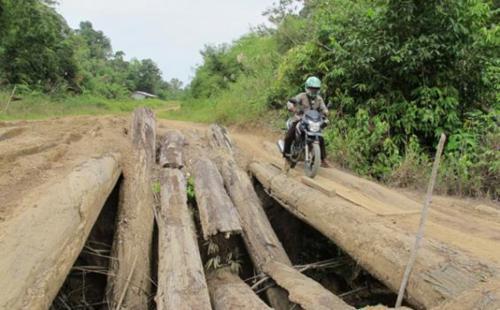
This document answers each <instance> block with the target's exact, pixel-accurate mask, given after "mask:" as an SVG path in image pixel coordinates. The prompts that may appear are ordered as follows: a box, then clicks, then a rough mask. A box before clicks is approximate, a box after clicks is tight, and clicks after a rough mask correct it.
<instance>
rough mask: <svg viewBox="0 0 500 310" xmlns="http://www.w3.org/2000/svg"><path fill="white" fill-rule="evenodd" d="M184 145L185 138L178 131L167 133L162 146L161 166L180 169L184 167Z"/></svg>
mask: <svg viewBox="0 0 500 310" xmlns="http://www.w3.org/2000/svg"><path fill="white" fill-rule="evenodd" d="M184 143H185V138H184V136H183V135H182V134H181V133H180V132H179V131H178V130H169V131H167V133H166V134H165V136H164V138H163V141H162V142H161V145H160V159H159V164H160V166H161V167H163V168H178V169H181V168H182V167H184V159H183V156H182V149H183V146H184Z"/></svg>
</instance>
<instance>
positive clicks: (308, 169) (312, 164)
mask: <svg viewBox="0 0 500 310" xmlns="http://www.w3.org/2000/svg"><path fill="white" fill-rule="evenodd" d="M319 166H321V148H320V147H319V143H313V144H312V150H311V154H310V157H309V161H305V162H304V171H305V174H306V176H308V177H310V178H311V179H312V178H314V177H315V176H316V174H318V170H319Z"/></svg>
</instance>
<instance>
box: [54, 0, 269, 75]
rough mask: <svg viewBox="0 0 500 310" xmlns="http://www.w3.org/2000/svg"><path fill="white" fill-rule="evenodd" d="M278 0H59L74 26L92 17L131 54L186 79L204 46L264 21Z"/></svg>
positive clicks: (61, 10)
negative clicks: (265, 13) (268, 10)
mask: <svg viewBox="0 0 500 310" xmlns="http://www.w3.org/2000/svg"><path fill="white" fill-rule="evenodd" d="M272 4H273V0H214V1H208V0H179V1H173V0H140V1H138V0H85V1H82V0H59V5H58V6H57V10H58V11H59V13H60V14H62V15H63V16H64V17H65V18H66V20H67V21H68V23H69V25H70V26H71V27H72V28H78V25H79V23H80V22H81V21H84V20H88V21H90V22H92V24H93V25H94V29H97V30H101V31H103V32H104V34H105V35H106V36H107V37H108V38H110V39H111V43H112V45H113V49H114V51H118V50H122V51H124V52H125V54H126V58H128V59H130V58H132V57H136V58H139V59H144V58H151V59H153V60H154V61H155V62H156V63H157V64H158V66H159V67H160V69H161V71H162V72H163V77H164V79H165V80H170V79H171V78H178V79H180V80H181V81H183V82H184V83H187V82H189V81H190V79H191V78H192V77H193V75H194V68H195V66H196V65H197V64H200V63H201V62H202V58H201V55H200V50H201V49H203V47H204V45H205V44H208V43H210V44H214V43H216V44H219V43H230V42H231V41H233V40H235V39H237V38H239V37H240V36H241V35H243V34H245V33H247V32H248V31H249V30H250V28H251V26H257V25H259V24H262V23H265V22H266V18H265V17H264V16H262V12H263V11H264V10H265V9H267V8H269V7H270V6H271V5H272Z"/></svg>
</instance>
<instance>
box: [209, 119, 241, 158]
mask: <svg viewBox="0 0 500 310" xmlns="http://www.w3.org/2000/svg"><path fill="white" fill-rule="evenodd" d="M207 138H208V141H209V144H210V146H211V147H212V148H213V149H214V150H219V151H223V152H227V153H228V154H229V155H233V154H234V150H233V142H232V141H231V138H230V137H229V134H228V132H227V130H226V128H225V127H222V126H220V125H217V124H212V125H210V127H209V129H208V134H207Z"/></svg>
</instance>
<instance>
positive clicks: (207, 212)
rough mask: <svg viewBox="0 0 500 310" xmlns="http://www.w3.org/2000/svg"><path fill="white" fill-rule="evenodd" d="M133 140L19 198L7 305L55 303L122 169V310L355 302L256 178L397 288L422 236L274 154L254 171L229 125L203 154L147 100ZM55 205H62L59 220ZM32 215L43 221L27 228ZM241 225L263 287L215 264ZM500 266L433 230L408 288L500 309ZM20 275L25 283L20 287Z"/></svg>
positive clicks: (6, 268) (5, 243) (4, 229)
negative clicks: (308, 270) (298, 248)
mask: <svg viewBox="0 0 500 310" xmlns="http://www.w3.org/2000/svg"><path fill="white" fill-rule="evenodd" d="M129 143H130V149H129V151H128V152H124V153H113V152H111V153H106V154H96V156H95V157H93V158H90V159H88V160H86V161H84V162H82V163H80V164H79V165H77V166H75V167H74V168H73V169H72V170H71V171H70V172H69V173H68V174H66V175H65V176H64V178H62V179H60V180H53V181H51V182H48V183H47V184H44V185H43V186H41V187H37V188H35V189H33V190H32V191H30V192H28V193H25V195H26V196H30V197H36V199H38V204H37V205H36V206H34V207H33V206H28V205H26V206H24V205H22V203H23V200H20V205H19V208H20V209H21V210H22V212H19V213H18V214H17V215H16V216H15V217H14V218H13V219H11V220H9V221H6V222H0V249H4V248H15V251H13V252H8V253H4V252H2V253H1V255H0V308H1V309H48V308H50V307H51V305H52V303H53V301H54V299H55V298H56V297H57V296H58V292H59V290H60V289H61V287H62V286H63V283H64V282H65V279H66V277H67V276H68V274H69V273H70V272H71V270H72V266H73V264H74V263H75V261H76V260H77V258H78V257H79V255H80V252H81V251H82V249H83V248H84V246H85V243H86V240H87V238H88V237H89V235H90V233H91V230H92V228H93V226H94V225H95V223H96V221H97V218H98V216H99V214H100V213H101V211H102V209H103V206H104V204H105V202H106V199H107V198H108V196H109V195H110V194H111V192H112V191H113V189H114V188H115V186H117V184H118V183H117V182H118V180H119V179H120V176H121V177H122V179H123V180H122V181H121V183H120V188H119V201H118V207H117V214H116V219H115V231H114V235H113V242H112V247H111V250H110V256H111V258H109V265H108V270H107V273H106V274H107V280H106V285H105V296H106V298H105V299H106V304H107V306H108V307H109V308H111V309H150V308H156V309H176V310H177V309H216V310H226V309H228V310H229V309H290V308H293V309H311V310H318V309H325V310H326V309H339V310H343V309H354V307H352V306H351V305H349V304H347V303H346V302H345V301H344V300H343V299H342V298H340V297H339V296H337V295H335V294H334V293H332V291H331V290H328V289H326V288H325V287H324V286H322V285H321V284H320V283H318V282H317V281H315V280H314V279H312V278H310V277H308V276H306V275H304V274H303V273H301V272H300V270H298V269H297V268H295V267H294V266H293V264H292V262H291V260H290V258H289V256H288V254H287V252H286V251H285V249H284V247H283V245H282V243H281V241H280V240H279V239H278V237H277V234H276V232H275V231H274V230H273V227H272V225H271V223H270V221H269V219H268V217H267V215H266V212H265V210H264V208H263V203H262V201H261V199H260V198H259V196H258V195H257V193H256V190H255V188H254V182H255V181H257V182H259V183H260V184H261V185H262V187H263V188H264V189H265V191H266V192H267V193H268V195H269V196H271V197H272V198H273V199H275V200H276V201H277V202H279V204H280V205H281V206H282V207H283V208H284V209H286V210H287V211H288V212H289V213H291V214H293V215H294V216H295V217H297V218H298V219H300V220H302V221H304V222H306V223H307V224H308V225H310V226H312V227H314V228H315V229H316V230H318V231H319V232H320V233H322V234H323V235H324V236H326V237H327V238H329V239H330V240H331V241H333V242H334V243H335V244H336V245H337V246H338V247H340V248H341V249H342V250H343V251H345V252H346V253H347V254H349V255H350V256H351V257H352V258H353V259H354V260H355V261H356V262H357V263H358V264H359V265H360V266H361V267H363V268H364V269H365V270H366V271H367V272H369V273H370V274H371V275H372V276H374V277H375V278H377V279H378V280H380V281H381V282H382V283H384V284H385V285H386V286H387V287H388V288H389V289H391V290H393V291H394V292H396V291H397V289H398V286H399V282H400V280H401V277H402V274H403V270H404V267H405V263H406V261H407V258H408V255H409V248H410V247H411V244H412V239H411V236H410V235H409V234H408V233H405V232H402V231H400V230H396V229H392V228H391V227H390V225H385V224H384V223H382V222H381V221H380V220H379V219H377V220H375V219H374V218H373V216H372V215H370V214H369V212H366V211H363V209H360V208H355V207H353V205H352V202H351V201H349V200H346V199H343V198H342V197H341V196H339V195H336V193H335V191H331V190H325V189H322V188H321V186H320V185H318V184H317V183H316V182H314V181H311V180H302V181H297V180H295V179H293V178H290V177H289V176H288V175H286V174H285V173H283V172H282V171H281V170H280V169H277V168H276V167H275V166H273V165H271V164H265V163H260V162H253V163H251V164H250V165H249V167H248V170H249V172H250V173H248V172H247V171H246V169H245V168H247V167H241V166H240V165H239V164H238V162H237V160H236V159H235V156H236V154H237V149H236V147H235V146H234V144H233V142H232V140H231V138H230V136H229V135H228V132H227V130H226V129H225V128H223V127H221V126H218V125H212V126H210V127H209V128H208V129H207V132H206V136H205V144H206V145H205V146H204V153H198V154H192V152H187V151H186V147H187V146H188V145H189V141H188V139H187V138H186V137H185V136H184V135H183V133H181V132H180V131H177V130H171V129H169V130H168V131H166V132H165V133H164V134H163V135H160V134H158V132H157V124H156V120H155V116H154V114H153V112H152V111H151V110H149V109H147V108H140V109H137V110H136V111H135V112H134V114H133V117H132V121H131V127H130V141H129ZM188 175H189V176H191V177H192V178H193V179H194V182H193V184H189V181H188V179H189V176H188ZM155 180H156V182H157V183H158V189H157V190H156V191H155V190H154V188H155V187H154V186H152V185H153V184H154V183H155ZM189 186H194V190H195V198H196V208H194V206H193V205H192V204H190V203H189V202H188V187H189ZM54 212H57V213H59V214H63V216H58V217H52V216H51V214H53V213H54ZM33 218H35V220H33ZM27 219H30V220H29V222H30V223H32V225H31V226H30V227H26V226H25V225H23V223H24V222H27ZM155 227H156V229H155ZM28 230H29V232H30V233H28ZM47 230H49V231H50V234H47V233H45V234H44V236H47V235H48V236H50V237H49V238H45V239H41V238H39V237H38V234H37V231H40V232H41V231H44V232H46V231H47ZM155 234H156V237H155ZM230 235H236V236H239V237H240V238H242V240H243V243H244V245H245V248H246V251H247V252H248V255H249V257H250V259H251V263H252V264H253V269H254V271H255V273H256V274H259V275H261V278H266V279H267V283H268V284H269V283H270V284H271V285H267V286H265V287H264V288H263V290H262V292H263V294H262V295H260V296H259V295H257V294H256V292H255V291H254V290H253V289H252V287H250V285H249V283H247V282H245V281H243V280H242V279H241V278H240V276H238V274H237V273H234V271H232V270H230V269H229V268H226V267H224V268H220V269H218V270H207V269H206V268H205V267H204V265H203V261H202V256H203V255H202V253H201V252H200V251H203V247H201V246H200V244H199V242H200V240H201V239H203V240H210V239H211V238H214V237H217V236H222V237H223V239H224V238H228V236H230ZM450 253H451V254H450ZM450 258H451V259H450ZM20 266H22V267H23V268H19V267H20ZM499 276H500V275H499V269H498V268H497V267H496V266H492V265H488V264H485V263H484V262H482V261H479V260H477V259H476V258H474V257H472V256H470V255H469V254H467V253H465V252H462V251H460V250H456V249H451V248H449V247H447V246H446V245H443V244H440V243H438V242H435V241H429V242H426V243H425V244H424V246H423V249H422V251H421V253H420V259H419V260H418V261H417V264H416V265H415V269H414V272H413V275H412V277H411V278H410V282H409V285H408V289H407V292H406V296H405V297H406V301H407V302H408V303H409V304H410V305H412V306H414V307H415V308H418V309H431V308H433V307H436V309H439V308H440V307H443V308H445V309H465V308H463V306H464V305H467V306H468V307H469V306H470V307H475V306H477V305H486V306H485V307H483V308H481V309H498V308H499V305H500V298H499V297H500V289H499V287H500V285H499V283H500V282H499V281H498V279H499ZM14 278H15V279H16V281H17V283H22V285H15V286H13V285H11V279H14ZM490 280H491V281H490ZM263 283H264V282H263ZM260 287H262V286H260ZM380 309H385V307H382V308H380Z"/></svg>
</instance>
